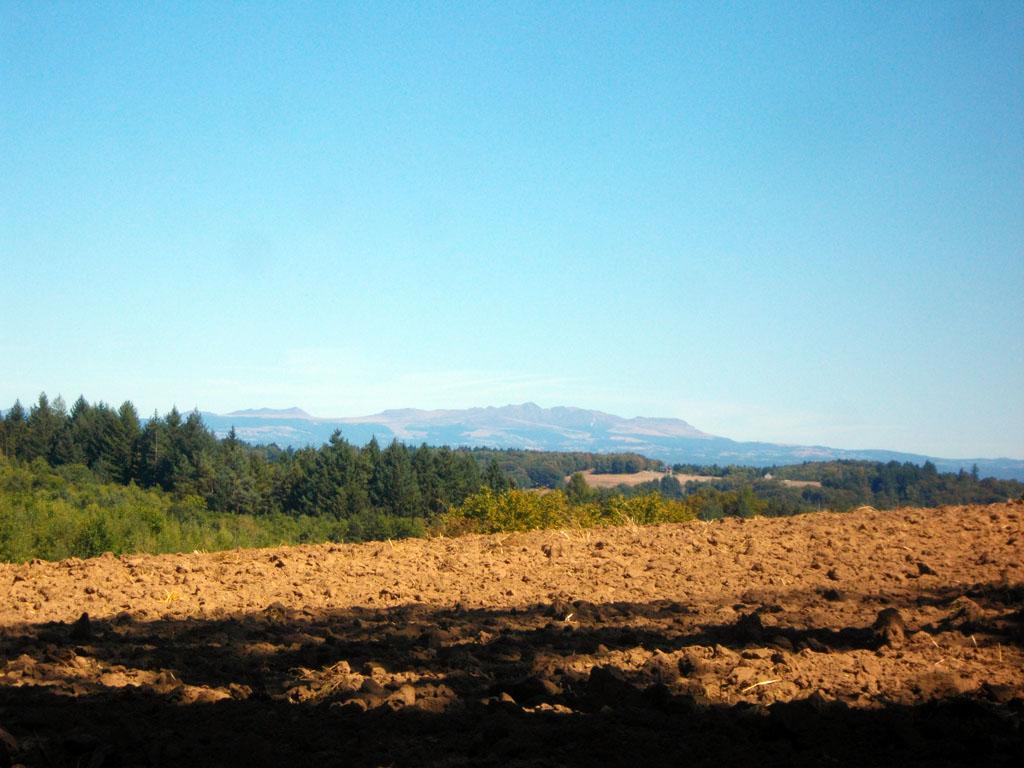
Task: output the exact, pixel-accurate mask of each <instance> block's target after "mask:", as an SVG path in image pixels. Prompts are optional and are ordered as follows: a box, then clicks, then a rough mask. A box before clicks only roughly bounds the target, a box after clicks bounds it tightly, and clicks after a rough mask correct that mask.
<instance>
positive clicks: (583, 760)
mask: <svg viewBox="0 0 1024 768" xmlns="http://www.w3.org/2000/svg"><path fill="white" fill-rule="evenodd" d="M963 594H964V593H963V592H957V593H956V595H952V593H950V594H944V593H939V592H934V593H928V592H921V593H919V594H917V595H916V596H915V597H913V598H912V599H913V600H915V601H917V602H919V603H920V601H933V602H932V603H929V604H935V605H947V604H948V605H950V606H951V611H950V619H949V620H948V622H947V624H946V625H936V626H934V627H920V628H914V629H915V630H923V631H926V632H933V633H934V632H939V631H945V630H948V629H950V628H951V627H952V628H954V629H956V628H959V629H960V630H961V631H964V632H967V631H970V632H976V633H982V632H984V633H986V634H987V635H989V636H991V637H995V638H999V639H1000V642H1006V639H1007V638H1010V639H1014V642H1017V643H1019V642H1020V616H1021V613H1020V599H1021V597H1022V594H1021V590H1019V589H1016V590H1008V589H1006V588H998V589H997V588H988V587H984V586H979V587H977V588H975V589H974V591H973V593H969V594H973V597H972V598H971V600H972V602H971V604H964V603H963V600H962V598H963ZM875 597H876V598H877V596H875ZM802 599H804V600H807V599H808V596H807V595H804V596H803V598H802ZM844 599H867V598H865V597H855V598H851V597H850V596H846V597H845V598H844ZM904 599H911V598H904ZM956 599H960V600H961V602H960V603H956ZM975 601H976V602H975ZM1000 601H1001V602H1000ZM885 602H888V603H889V607H896V608H897V609H898V608H900V607H901V606H900V604H899V602H898V601H894V600H890V601H885ZM979 603H980V604H981V605H984V606H991V605H998V606H1001V608H1002V609H1003V610H1002V612H1001V613H1000V614H999V617H1000V618H999V619H998V620H995V619H992V615H993V613H994V612H993V611H990V610H987V609H986V608H982V607H981V606H979ZM965 605H966V606H967V607H966V608H964V606H965ZM970 605H974V606H975V607H977V608H979V610H978V611H973V612H972V610H967V609H969V608H970ZM903 607H905V606H903ZM1014 609H1016V610H1015V612H1010V613H1008V611H1013V610H1014ZM772 610H773V608H772V606H761V608H760V609H759V611H760V612H758V611H757V610H754V609H751V610H750V612H748V613H741V614H740V618H739V620H738V621H736V622H735V623H733V624H727V625H710V626H709V625H697V624H696V623H695V621H694V620H693V618H692V616H690V610H689V609H688V607H687V606H686V605H683V604H680V603H673V602H668V601H654V602H649V603H610V604H603V605H594V604H591V603H587V602H585V601H575V602H573V603H560V602H558V601H555V602H553V603H551V604H549V605H538V606H533V607H531V608H529V609H525V610H469V609H450V608H445V609H439V608H434V607H431V606H426V605H405V606H399V607H394V608H381V609H371V608H356V609H344V610H326V611H321V612H317V613H311V612H303V611H296V610H291V609H288V608H286V607H285V606H282V605H278V604H275V605H271V606H269V607H268V608H267V609H266V610H264V611H261V612H258V613H253V614H246V615H242V616H223V617H214V618H210V617H207V618H202V619H189V618H184V619H164V620H158V621H148V622H141V621H136V620H134V619H133V618H132V617H130V616H127V615H123V616H120V617H118V618H116V619H111V620H104V621H83V622H80V623H78V624H76V625H65V624H38V625H26V626H21V627H13V628H6V629H5V630H4V634H3V636H2V638H0V649H2V651H3V654H4V656H5V657H6V659H7V661H8V663H7V667H6V674H5V675H4V676H2V677H0V727H2V729H4V731H5V732H6V735H5V733H3V732H0V768H7V766H9V765H11V764H12V763H22V764H25V765H29V766H36V765H39V766H54V767H56V766H93V767H94V768H102V767H104V766H108V767H109V766H135V765H144V766H174V765H248V766H271V765H272V766H281V765H396V766H404V765H424V764H430V765H444V766H449V765H450V766H461V765H474V766H475V765H522V766H548V765H550V766H556V765H581V766H582V765H624V766H625V765H628V766H635V765H672V766H679V765H708V766H711V765H714V766H721V765H736V764H748V763H749V764H757V765H815V766H819V765H879V766H881V765H929V766H931V765H980V764H984V765H986V766H995V765H1016V764H1018V761H1019V760H1020V759H1021V758H1024V747H1022V735H1021V731H1020V724H1021V716H1022V714H1024V706H1022V701H1021V699H1020V698H1019V695H1020V692H1019V691H1006V690H1003V691H995V690H989V691H985V690H983V689H979V691H978V692H975V693H974V694H972V695H970V696H952V695H950V696H949V697H946V698H938V699H935V700H932V701H929V702H927V703H922V704H918V705H915V706H906V705H899V704H894V703H891V701H890V702H886V701H885V700H882V699H879V700H878V701H877V702H875V706H874V708H864V707H857V708H852V707H849V706H847V705H846V704H844V703H842V702H841V701H828V700H826V699H825V698H823V697H821V696H820V695H812V694H813V691H810V690H808V691H803V692H801V693H800V694H799V695H797V696H795V697H793V700H787V701H776V702H775V703H770V705H767V706H766V705H763V704H759V703H750V702H743V703H739V704H736V705H734V706H725V705H722V704H712V703H710V702H709V700H708V699H706V698H704V695H703V694H702V693H701V690H702V689H701V688H700V686H699V685H696V684H695V682H696V680H697V678H698V677H699V673H700V670H699V669H696V668H693V667H692V665H691V667H686V665H683V664H680V665H677V667H674V668H673V669H672V670H670V672H669V673H668V674H666V672H665V670H664V669H659V668H658V666H657V665H656V664H653V665H652V664H650V663H648V664H646V665H642V664H630V663H628V658H629V654H630V652H631V651H635V650H637V649H644V650H645V651H653V650H655V649H658V650H661V651H663V652H666V653H671V652H675V651H687V650H688V649H690V650H696V649H699V650H701V651H705V652H707V653H712V652H714V653H717V654H733V655H734V656H735V657H736V659H737V660H739V659H740V658H741V656H740V652H742V651H744V650H745V649H747V650H749V649H766V650H767V651H769V652H777V651H780V650H785V651H788V652H798V651H800V650H801V649H806V650H807V652H814V653H821V654H823V655H824V654H829V653H841V652H844V651H848V650H874V649H876V648H878V647H879V645H880V644H881V643H882V642H884V640H883V639H880V637H879V636H878V634H877V633H876V632H875V631H874V630H873V629H872V627H851V628H845V629H842V630H833V629H827V628H809V629H808V628H790V627H787V626H785V625H780V624H770V625H766V624H764V623H762V620H761V618H760V616H761V614H762V613H763V612H765V611H767V612H771V611H772ZM967 614H970V615H967ZM567 619H568V620H567ZM949 622H959V625H957V626H955V627H954V626H953V624H951V623H949ZM715 647H717V648H718V650H715V651H712V649H713V648H715ZM769 655H770V653H769ZM762 657H763V655H762ZM758 658H761V657H758ZM983 688H984V687H983ZM766 703H768V702H766ZM7 736H9V737H10V738H7Z"/></svg>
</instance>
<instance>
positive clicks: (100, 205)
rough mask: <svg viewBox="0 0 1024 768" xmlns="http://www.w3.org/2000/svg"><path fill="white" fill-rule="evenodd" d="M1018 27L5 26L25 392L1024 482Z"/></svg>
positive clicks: (461, 17)
mask: <svg viewBox="0 0 1024 768" xmlns="http://www.w3.org/2000/svg"><path fill="white" fill-rule="evenodd" d="M1022 329H1024V6H1022V5H1021V4H1020V3H1009V2H1007V3H999V2H985V3H940V2H926V3H899V4H895V3H880V4H859V3H858V4H839V3H822V4H817V3H808V4H803V3H795V2H787V3H734V4H718V3H704V4H689V3H681V4H668V3H580V4H570V3H558V4H551V3H536V4H534V3H516V2H512V3H493V4H487V3H457V4H453V3H438V4H402V3H387V4H383V3H365V4H338V3H323V4H319V3H312V4H301V5H300V4H298V3H271V4H226V3H224V4H213V3H211V4H203V3H164V4H146V5H145V6H142V7H139V4H131V3H125V4H103V3H66V4H56V5H54V4H46V3H10V2H5V1H4V2H0V360H2V361H3V363H2V364H0V405H2V407H9V405H10V403H12V402H13V401H14V399H15V398H22V400H23V401H27V400H34V399H35V397H36V396H37V395H38V393H39V392H40V391H41V390H45V391H47V392H48V393H50V394H51V396H52V395H56V394H57V393H62V394H63V395H64V397H65V398H66V399H68V400H69V401H70V400H72V399H74V398H75V397H76V396H77V395H78V394H79V393H84V394H85V395H86V397H87V398H89V399H91V400H105V401H108V402H114V403H118V402H120V401H121V400H123V399H126V398H131V399H133V400H134V401H135V402H136V404H137V405H138V406H139V408H140V410H142V411H144V412H151V411H152V410H153V409H160V410H161V411H164V410H166V409H167V408H169V407H170V405H172V404H177V405H178V406H179V407H182V408H191V407H193V406H199V407H200V408H203V409H209V410H215V411H228V410H233V409H235V408H242V407H255V406H275V407H284V406H291V405H299V406H301V407H304V408H306V409H307V410H309V411H311V412H313V413H317V414H320V415H354V414H363V413H370V412H374V411H377V410H381V409H383V408H389V407H406V406H411V407H424V408H432V407H468V406H473V405H500V404H504V403H507V402H522V401H525V400H533V401H536V402H538V403H540V404H541V405H545V406H551V405H560V404H566V405H578V406H582V407H591V408H600V409H603V410H608V411H611V412H615V413H619V414H622V415H626V416H633V415H648V416H678V417H682V418H685V419H687V420H688V421H690V422H691V423H693V424H694V425H695V426H697V427H699V428H701V429H704V430H706V431H710V432H714V433H717V434H723V435H726V436H729V437H733V438H737V439H760V440H772V441H782V442H798V443H823V444H829V445H833V446H836V447H846V448H869V447H876V448H893V449H903V450H911V451H919V452H924V453H930V454H933V455H945V456H958V457H962V456H997V455H1006V456H1014V457H1024V338H1022V337H1024V334H1022Z"/></svg>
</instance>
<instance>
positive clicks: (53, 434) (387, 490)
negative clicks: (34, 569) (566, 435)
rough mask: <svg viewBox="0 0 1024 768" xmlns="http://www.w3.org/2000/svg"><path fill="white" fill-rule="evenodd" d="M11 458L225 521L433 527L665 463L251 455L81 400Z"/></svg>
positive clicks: (460, 452) (170, 419) (39, 423)
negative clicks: (482, 508)
mask: <svg viewBox="0 0 1024 768" xmlns="http://www.w3.org/2000/svg"><path fill="white" fill-rule="evenodd" d="M0 455H2V456H5V457H8V458H10V459H14V460H17V461H25V462H32V461H36V460H42V461H45V462H46V463H47V464H48V465H49V466H52V467H63V466H72V465H81V466H84V467H87V468H88V469H89V470H90V471H91V472H92V473H93V475H94V478H95V479H96V480H97V481H98V482H108V483H119V484H122V485H128V484H134V485H137V486H139V487H141V488H158V489H161V490H163V491H167V492H170V493H173V494H176V495H178V496H179V497H181V496H192V497H198V498H201V499H202V500H203V501H204V503H205V505H206V507H207V508H208V509H209V510H212V511H215V512H233V513H249V514H254V515H271V514H285V515H292V516H326V517H332V518H336V519H354V518H359V517H362V518H366V516H368V515H371V516H372V515H380V516H386V517H393V518H409V519H416V520H427V519H431V518H433V517H435V516H437V515H439V514H441V513H442V512H444V511H445V510H447V509H448V508H449V507H451V506H452V505H458V504H461V503H462V502H463V501H464V500H465V499H466V498H467V497H469V496H471V495H473V494H475V493H478V492H479V491H480V490H482V489H483V488H488V489H490V490H491V491H493V492H496V493H500V492H501V491H504V490H507V489H509V488H513V487H524V488H533V487H547V488H559V487H562V486H563V485H564V478H565V477H566V475H569V474H570V473H572V472H575V471H578V470H582V469H596V470H597V471H604V472H612V471H616V472H617V471H624V472H630V471H632V472H637V471H640V470H641V469H647V468H654V467H657V468H660V467H661V466H662V465H661V462H656V461H652V460H650V459H647V458H645V457H643V456H640V455H638V454H632V453H623V454H594V453H586V452H567V453H555V452H544V451H524V450H491V449H452V448H448V447H439V448H437V447H428V446H426V445H421V446H419V447H415V446H407V445H404V444H403V443H400V442H398V441H397V440H393V441H391V442H390V443H389V444H387V445H385V446H382V445H380V444H379V443H378V441H377V440H376V438H374V439H372V440H371V441H370V442H369V443H368V444H367V445H365V446H356V445H353V444H351V443H349V442H348V441H347V440H345V438H344V437H343V436H342V435H341V433H340V432H335V433H334V435H333V436H332V437H331V438H330V440H329V441H328V442H327V443H325V444H324V445H322V446H319V447H308V448H300V449H298V450H293V449H290V448H289V449H282V448H280V447H278V446H276V445H270V446H252V445H249V444H247V443H245V442H243V441H241V440H239V439H238V437H237V435H236V434H235V431H234V429H232V430H231V431H230V433H229V434H227V435H226V436H224V437H222V438H218V437H217V436H215V435H214V434H213V433H212V432H211V431H210V430H209V429H208V428H207V427H206V425H205V424H204V423H203V420H202V416H201V415H200V414H199V413H198V411H192V412H191V413H187V414H182V413H181V412H180V411H178V409H177V408H172V409H171V410H170V412H168V413H167V414H165V415H164V416H160V415H159V414H157V413H154V414H153V415H152V417H151V418H149V419H145V420H143V419H142V418H140V416H139V414H138V411H137V410H136V408H135V406H134V405H133V404H132V403H131V402H130V401H126V402H124V403H123V404H121V406H119V407H117V408H114V407H112V406H109V405H107V404H105V403H102V402H101V403H96V404H91V403H89V402H88V401H86V400H85V398H84V397H79V398H78V399H77V400H76V401H75V402H74V403H73V404H72V405H71V407H70V408H68V407H67V406H66V404H65V403H64V401H63V400H62V399H61V398H56V399H55V400H53V401H52V402H51V401H50V399H49V398H48V397H47V395H46V394H45V393H43V394H41V395H40V396H39V399H38V401H37V402H36V403H35V404H33V405H32V406H31V407H30V408H29V409H27V410H26V409H25V408H24V407H23V406H22V405H21V403H20V402H15V403H14V405H13V406H12V407H11V408H10V409H9V410H8V411H7V412H6V413H5V414H3V415H2V417H0Z"/></svg>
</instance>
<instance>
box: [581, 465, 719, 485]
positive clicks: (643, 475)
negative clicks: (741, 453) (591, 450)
mask: <svg viewBox="0 0 1024 768" xmlns="http://www.w3.org/2000/svg"><path fill="white" fill-rule="evenodd" d="M581 474H582V475H583V479H584V480H586V481H587V485H589V486H590V487H591V488H615V487H616V486H619V485H640V484H641V483H649V482H651V481H652V480H661V478H663V477H665V476H666V473H664V472H655V471H654V470H652V469H644V470H641V471H640V472H630V473H622V474H598V473H595V472H594V471H593V470H592V469H588V470H587V471H586V472H582V473H581ZM672 477H675V478H676V480H678V481H679V482H680V483H682V484H683V485H686V484H687V483H688V482H690V481H691V480H693V481H696V482H698V483H707V482H711V481H712V480H719V479H720V478H717V477H714V476H713V475H679V474H676V475H672ZM565 480H566V482H568V481H569V477H568V476H567V477H566V478H565Z"/></svg>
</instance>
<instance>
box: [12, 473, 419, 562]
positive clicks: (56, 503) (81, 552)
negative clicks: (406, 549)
mask: <svg viewBox="0 0 1024 768" xmlns="http://www.w3.org/2000/svg"><path fill="white" fill-rule="evenodd" d="M425 531H426V527H425V522H424V521H423V520H422V519H421V518H408V517H402V518H396V517H391V516H388V515H383V514H379V513H375V512H372V511H369V512H366V513H363V514H362V515H360V516H358V517H355V518H353V519H351V520H336V519H333V518H324V517H310V516H287V515H283V514H280V513H277V514H272V515H266V516H258V517H257V516H253V515H245V514H229V513H217V512H211V511H210V510H208V509H207V507H206V502H205V500H204V499H203V498H201V497H199V496H194V495H190V496H175V495H173V494H169V493H166V492H164V491H161V490H159V489H143V488H139V487H138V486H136V485H134V484H130V485H127V486H123V485H118V484H114V483H104V482H101V481H100V479H98V478H97V476H96V475H95V473H93V472H92V471H90V470H89V469H88V468H86V467H84V466H82V465H72V466H68V467H61V468H59V469H53V468H51V467H50V466H49V465H48V464H47V463H46V462H44V461H42V460H41V459H37V460H36V461H34V462H32V463H28V464H26V463H23V462H12V461H10V460H8V459H3V458H0V561H8V562H21V561H24V560H28V559H31V558H35V557H38V558H43V559H47V560H59V559H64V558H68V557H94V556H97V555H101V554H103V553H104V552H113V553H114V554H121V553H126V552H150V553H160V552H191V551H193V550H219V549H230V548H235V547H269V546H277V545H280V544H300V543H307V542H323V541H362V540H364V539H369V538H403V537H406V536H422V535H424V533H425Z"/></svg>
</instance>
